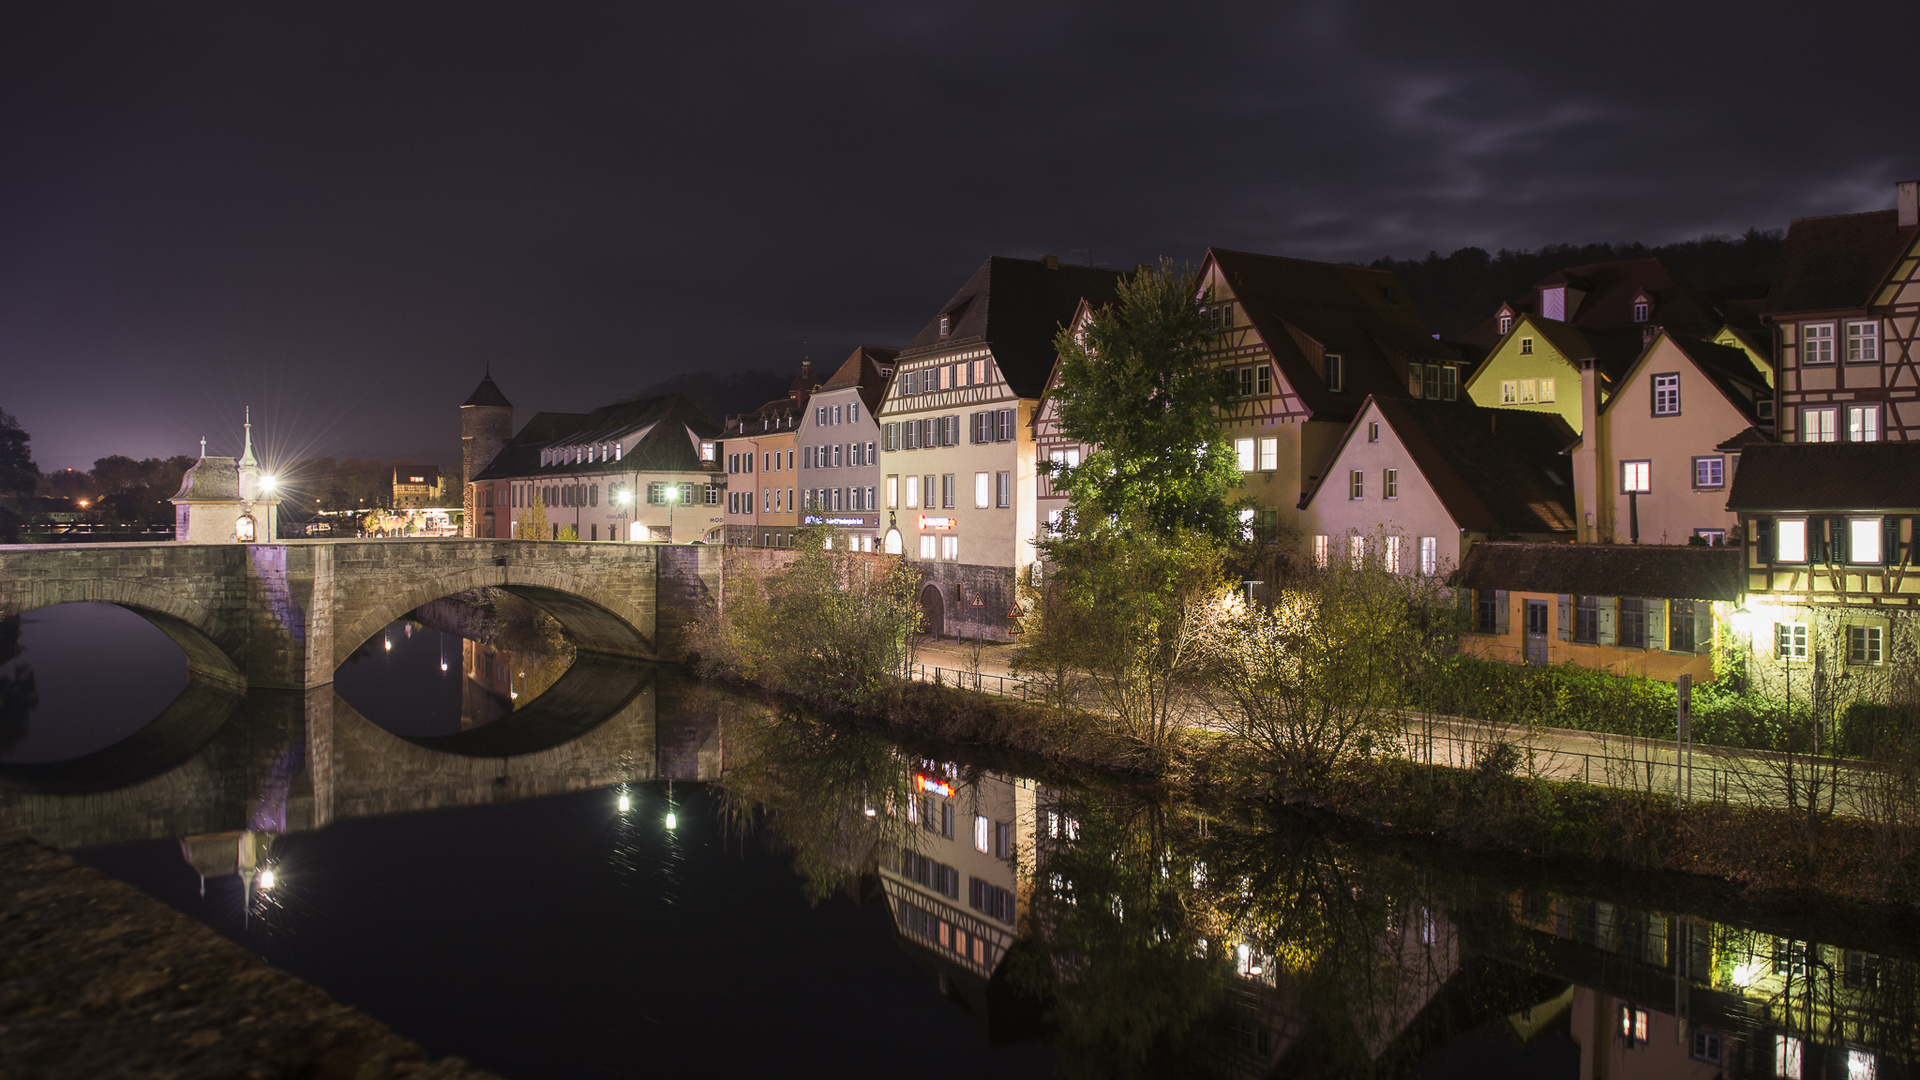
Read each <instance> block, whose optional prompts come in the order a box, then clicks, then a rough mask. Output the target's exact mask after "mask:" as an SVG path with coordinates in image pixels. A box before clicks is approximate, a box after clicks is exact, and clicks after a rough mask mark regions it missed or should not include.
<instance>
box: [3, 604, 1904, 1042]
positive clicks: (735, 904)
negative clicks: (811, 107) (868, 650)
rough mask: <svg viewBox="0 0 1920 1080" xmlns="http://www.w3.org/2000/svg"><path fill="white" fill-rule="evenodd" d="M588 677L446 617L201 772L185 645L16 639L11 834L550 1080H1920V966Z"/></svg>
mask: <svg viewBox="0 0 1920 1080" xmlns="http://www.w3.org/2000/svg"><path fill="white" fill-rule="evenodd" d="M169 650H171V652H169ZM572 662H573V661H572V653H571V650H570V647H569V646H568V644H567V643H566V642H565V640H564V638H563V637H562V636H560V635H558V634H557V633H556V632H554V629H553V628H552V627H551V626H548V625H546V624H544V623H543V622H542V621H541V620H540V619H538V618H537V617H534V616H532V615H530V614H529V613H528V612H527V611H525V610H518V609H513V608H512V607H511V606H510V605H507V606H501V605H495V606H494V607H492V608H474V607H471V606H463V605H460V604H449V603H442V604H437V605H433V606H432V608H431V609H430V610H423V611H420V612H416V613H414V614H413V615H412V616H410V617H409V618H407V619H403V620H400V621H398V622H396V623H394V624H393V625H392V626H390V627H388V628H387V629H386V631H384V632H383V633H382V634H381V635H378V636H377V637H375V638H374V639H370V640H369V641H368V642H367V643H366V644H365V645H364V646H362V648H361V649H360V650H359V651H358V652H357V653H356V654H355V656H354V657H353V659H351V660H350V661H349V662H348V663H347V664H346V665H344V666H343V667H342V668H341V669H340V671H339V672H338V673H337V674H336V679H335V684H334V687H333V689H332V690H331V691H325V692H323V693H320V694H308V695H298V694H286V693H279V694H275V693H267V692H258V691H256V692H254V693H251V694H248V695H246V696H245V697H244V698H243V699H239V700H236V701H227V700H226V699H224V698H221V697H220V696H219V695H217V694H212V693H211V692H209V696H208V697H207V698H206V700H207V701H210V702H213V703H214V704H211V705H207V706H206V707H204V708H201V707H199V706H196V710H197V711H198V712H199V713H202V714H206V713H207V710H208V709H212V710H214V711H213V713H211V714H208V715H214V716H215V717H216V718H218V721H219V722H218V725H217V727H216V728H214V729H213V730H207V726H206V724H205V723H202V724H201V725H200V726H194V725H193V724H180V726H178V727H177V729H168V730H169V731H177V734H173V735H169V736H168V737H167V738H165V739H162V738H160V737H158V736H156V735H154V734H153V733H152V729H151V725H149V724H148V721H151V720H153V719H154V718H155V717H156V716H161V717H163V720H164V718H165V717H164V715H163V714H171V713H173V712H179V711H181V710H180V709H179V708H177V707H176V708H173V709H170V708H169V706H170V703H178V702H179V701H180V700H182V698H183V695H192V694H194V693H196V689H195V687H194V686H193V685H191V684H190V683H189V680H188V678H187V674H186V668H185V664H184V660H183V658H181V657H180V656H179V653H178V649H177V647H175V646H173V644H172V643H171V642H170V641H168V640H167V639H166V638H165V637H164V635H161V634H160V633H159V632H158V631H157V630H153V628H151V627H149V626H147V625H146V624H145V623H143V622H142V621H141V620H140V619H139V618H138V617H137V616H134V615H132V614H131V613H128V612H126V611H123V610H121V609H118V608H113V607H110V606H106V605H70V606H67V607H62V608H53V609H43V610H40V611H36V612H33V613H30V614H29V615H28V616H26V617H24V618H23V619H20V620H14V621H12V622H11V623H9V624H6V625H5V626H0V687H4V688H5V693H6V694H7V697H6V698H5V699H4V700H0V785H4V786H0V826H6V825H11V824H19V825H24V826H25V827H27V828H29V829H30V830H32V831H33V832H34V833H35V834H36V836H37V837H39V838H41V839H43V840H44V841H45V842H48V843H53V844H55V845H57V846H61V847H64V848H66V849H67V850H69V851H71V852H72V853H73V854H74V855H75V856H77V857H78V858H80V859H82V860H83V861H85V862H87V863H88V864H90V865H92V866H94V867H97V868H99V869H101V870H103V871H105V872H106V873H108V874H111V875H112V876H114V877H117V878H120V879H121V880H124V881H126V882H129V883H130V884H132V885H134V886H136V887H138V888H140V889H142V890H144V891H145V892H147V893H149V894H151V895H153V896H155V897H157V898H159V899H160V900H162V901H164V902H166V903H168V904H170V905H172V906H174V907H175V908H177V909H179V910H181V911H183V912H186V913H187V914H189V915H191V916H192V917H194V918H196V919H199V920H201V921H203V922H205V923H206V924H207V925H209V926H211V927H213V928H214V929H216V930H217V931H219V932H220V933H222V934H224V935H226V936H227V937H229V938H231V939H233V940H235V941H237V942H240V943H241V944H243V945H244V946H246V947H247V948H249V949H251V950H252V951H254V952H255V953H257V954H258V955H260V956H261V957H263V958H264V959H265V960H266V961H267V962H269V963H271V964H273V965H274V966H276V967H279V968H282V969H284V970H286V971H288V972H291V973H292V974H294V975H297V976H299V977H301V978H303V979H306V980H308V981H310V982H312V983H314V984H315V985H317V986H319V987H321V988H322V989H324V990H326V991H327V992H328V993H330V994H332V995H333V996H334V997H335V998H337V999H339V1000H341V1001H343V1002H345V1003H347V1004H350V1005H353V1006H356V1007H358V1008H360V1009H362V1010H364V1011H366V1012H367V1013H369V1014H371V1015H372V1016H374V1017H376V1018H378V1019H379V1020H381V1021H383V1022H385V1023H387V1024H389V1025H390V1026H392V1027H393V1028H394V1029H395V1030H397V1031H399V1032H400V1033H401V1034H403V1035H406V1036H407V1037H409V1038H412V1039H415V1040H417V1041H419V1042H421V1043H423V1044H424V1045H426V1046H427V1047H428V1048H429V1049H430V1050H432V1051H433V1052H435V1053H437V1054H455V1055H458V1056H460V1057H463V1058H466V1059H468V1060H470V1061H472V1062H474V1063H476V1064H478V1065H480V1066H482V1067H484V1068H488V1069H491V1070H494V1071H496V1072H498V1073H500V1074H501V1075H503V1076H507V1077H513V1078H525V1080H531V1078H536V1077H590V1076H637V1075H655V1074H671V1075H681V1074H708V1075H736V1074H744V1073H747V1072H749V1071H760V1070H765V1069H768V1068H775V1069H780V1070H782V1071H798V1072H803V1073H815V1072H828V1071H831V1072H833V1073H836V1074H840V1075H853V1076H863V1075H894V1074H899V1073H902V1072H908V1073H912V1072H924V1071H935V1070H937V1071H939V1072H941V1073H958V1074H961V1075H966V1074H982V1075H996V1076H1036V1077H1037V1076H1053V1075H1088V1076H1117V1075H1143V1076H1159V1075H1223V1076H1239V1077H1264V1076H1419V1077H1495V1076H1514V1077H1567V1078H1572V1077H1591V1076H1600V1077H1608V1078H1632V1077H1647V1078H1652V1077H1703V1078H1704V1077H1709V1076H1729V1077H1731V1076H1760V1077H1784V1076H1797V1077H1805V1078H1809V1080H1811V1078H1816V1077H1820V1078H1827V1077H1846V1078H1849V1080H1853V1078H1861V1077H1899V1076H1905V1075H1908V1073H1909V1072H1910V1071H1911V1069H1912V1063H1913V1060H1914V1052H1915V1049H1916V1047H1915V1042H1916V1035H1915V1019H1916V1016H1920V1008H1917V1007H1916V1006H1920V965H1916V959H1920V936H1916V935H1914V934H1912V933H1910V932H1907V931H1905V930H1904V929H1902V928H1898V927H1896V928H1893V929H1892V930H1889V929H1887V928H1884V927H1870V926H1867V925H1864V924H1863V925H1855V924H1854V923H1853V922H1851V921H1850V920H1848V919H1846V918H1843V917H1835V916H1832V915H1826V916H1813V915H1801V916H1797V915H1794V914H1793V913H1785V914H1783V913H1782V912H1780V911H1779V910H1777V909H1759V908H1751V907H1748V906H1745V905H1743V903H1742V901H1741V900H1740V898H1739V897H1738V895H1737V894H1735V893H1733V892H1732V891H1731V890H1729V889H1727V888H1725V887H1721V886H1717V885H1715V884H1713V883H1710V882H1704V881H1691V880H1688V879H1678V878H1659V879H1653V878H1638V877H1633V876H1629V875H1620V874H1613V873H1609V872H1606V871H1605V870H1604V869H1602V870H1597V871H1596V870H1591V869H1587V868H1580V867H1565V866H1550V865H1544V864H1539V863H1534V862H1528V861H1522V860H1511V859H1509V860H1501V859H1493V858H1487V857H1469V856H1466V855H1464V854H1462V853H1459V852H1452V851H1447V850H1443V849H1437V848H1435V847H1434V846H1432V845H1422V844H1419V843H1414V842H1409V841H1404V840H1393V839H1387V838H1381V837H1376V836H1371V835H1369V834H1368V833H1366V832H1364V831H1360V830H1355V829H1352V828H1347V827H1338V826H1335V825H1331V824H1328V823H1324V822H1319V821H1314V820H1311V819H1308V818H1303V817H1298V816H1292V815H1284V814H1271V813H1267V812H1265V811H1259V810H1254V809H1247V808H1239V807H1231V806H1205V807H1203V806H1193V805H1184V804H1179V803H1172V802H1168V801H1165V800H1163V799H1159V798H1156V797H1154V796H1153V795H1151V794H1149V793H1145V792H1142V791H1139V790H1137V789H1132V788H1129V787H1127V786H1125V785H1121V784H1117V783H1108V782H1104V781H1100V780H1097V779H1086V778H1084V777H1083V778H1079V779H1075V778H1072V777H1069V776H1066V775H1060V774H1055V773H1053V772H1052V771H1050V770H1048V769H1046V768H1044V767H1041V766H1038V765H1034V764H1032V763H1022V762H1020V761H1017V760H1010V759H1001V758H994V757H991V756H988V757H972V756H968V755H963V754H958V753H956V752H953V751H951V750H945V749H941V748H937V747H926V746H913V745H903V744H900V743H898V742H894V741H889V740H887V739H885V738H881V737H879V736H876V735H873V734H870V733H863V732H858V731H848V730H844V729H841V728H837V727H834V726H832V725H828V724H824V723H821V722H819V721H817V720H814V719H812V718H808V717H805V716H802V715H795V714H791V713H782V712H780V711H777V710H773V709H770V708H768V707H767V706H766V705H764V704H763V703H761V702H759V701H757V700H755V699H753V698H751V697H748V696H743V695H740V694H737V693H732V692H729V691H726V690H723V689H720V688H717V687H714V686H712V685H705V684H699V683H694V682H689V681H688V680H687V679H686V678H685V677H684V675H683V674H682V673H680V672H678V671H676V670H673V669H668V668H659V669H654V668H645V669H644V670H641V671H638V672H636V671H631V670H629V671H622V672H609V673H606V674H604V675H599V674H596V679H595V684H596V685H602V686H606V687H608V688H609V689H608V692H607V693H605V694H603V695H600V696H597V697H596V696H594V695H581V694H578V693H574V694H572V696H571V697H570V698H569V699H568V709H570V710H571V712H567V711H565V710H560V709H559V708H557V707H556V706H555V705H554V704H553V701H552V698H553V696H552V695H549V696H548V697H547V698H545V699H543V697H542V695H543V692H544V691H545V690H547V688H548V687H550V686H555V685H556V684H557V683H558V681H559V679H560V676H561V674H562V673H563V672H565V671H567V670H568V667H569V664H570V663H572ZM643 667H644V666H643ZM559 685H561V686H566V685H576V686H577V685H578V683H577V681H576V682H574V683H559ZM559 693H560V691H559V690H556V691H555V694H559ZM191 700H194V701H196V702H198V701H200V700H201V699H198V698H194V699H191ZM543 700H544V701H546V702H547V703H548V704H546V705H543V704H542V702H543ZM166 722H169V723H176V724H179V722H178V721H166ZM142 738H145V739H147V742H146V743H139V740H140V739H142ZM129 740H133V743H132V745H138V746H140V747H141V750H142V753H141V755H140V756H139V761H142V762H146V763H148V764H147V765H146V767H145V768H144V770H143V769H142V768H141V767H140V766H139V765H138V764H137V763H136V764H129V760H130V758H131V757H132V755H130V754H129V753H126V752H124V751H123V752H119V753H116V748H123V747H126V746H128V745H130V743H129ZM0 1038H3V1037H0Z"/></svg>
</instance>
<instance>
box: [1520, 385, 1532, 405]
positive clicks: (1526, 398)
mask: <svg viewBox="0 0 1920 1080" xmlns="http://www.w3.org/2000/svg"><path fill="white" fill-rule="evenodd" d="M1534 393H1535V391H1534V382H1533V380H1532V379H1521V380H1520V404H1522V405H1527V404H1531V403H1532V402H1533V400H1534Z"/></svg>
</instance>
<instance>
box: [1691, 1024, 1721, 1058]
mask: <svg viewBox="0 0 1920 1080" xmlns="http://www.w3.org/2000/svg"><path fill="white" fill-rule="evenodd" d="M1693 1060H1695V1061H1704V1062H1706V1063H1707V1064H1709V1065H1718V1064H1720V1033H1719V1032H1717V1031H1708V1030H1707V1029H1705V1028H1700V1027H1696V1028H1694V1029H1693Z"/></svg>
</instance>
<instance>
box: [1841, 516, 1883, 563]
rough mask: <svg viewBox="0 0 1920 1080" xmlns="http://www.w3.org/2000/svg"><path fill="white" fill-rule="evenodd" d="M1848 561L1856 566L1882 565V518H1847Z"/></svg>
mask: <svg viewBox="0 0 1920 1080" xmlns="http://www.w3.org/2000/svg"><path fill="white" fill-rule="evenodd" d="M1847 561H1848V562H1850V563H1852V564H1853V565H1855V566H1878V565H1880V562H1881V559H1880V519H1879V518H1877V517H1870V518H1849V519H1848V520H1847Z"/></svg>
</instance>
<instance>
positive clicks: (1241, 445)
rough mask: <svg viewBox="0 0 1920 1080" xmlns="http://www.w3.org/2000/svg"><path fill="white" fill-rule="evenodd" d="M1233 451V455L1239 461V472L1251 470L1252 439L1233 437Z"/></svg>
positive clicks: (1252, 460)
mask: <svg viewBox="0 0 1920 1080" xmlns="http://www.w3.org/2000/svg"><path fill="white" fill-rule="evenodd" d="M1233 453H1234V456H1235V457H1236V458H1238V459H1239V461H1240V471H1241V472H1252V471H1253V462H1254V458H1253V440H1252V439H1235V440H1234V442H1233Z"/></svg>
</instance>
